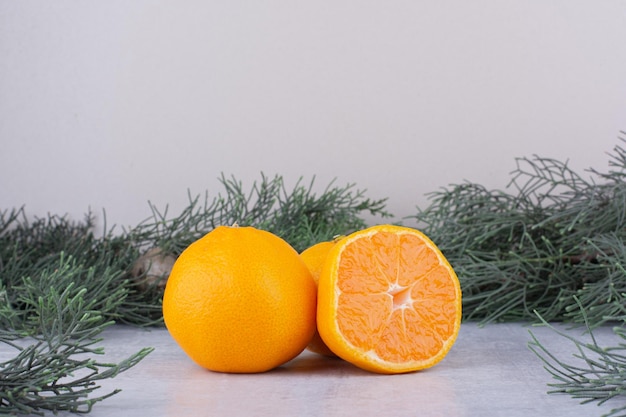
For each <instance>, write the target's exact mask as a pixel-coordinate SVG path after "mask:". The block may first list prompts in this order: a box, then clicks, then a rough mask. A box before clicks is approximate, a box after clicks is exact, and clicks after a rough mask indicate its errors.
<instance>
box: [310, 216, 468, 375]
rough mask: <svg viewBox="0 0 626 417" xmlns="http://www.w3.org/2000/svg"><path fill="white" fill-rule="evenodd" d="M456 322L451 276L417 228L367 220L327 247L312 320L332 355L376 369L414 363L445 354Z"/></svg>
mask: <svg viewBox="0 0 626 417" xmlns="http://www.w3.org/2000/svg"><path fill="white" fill-rule="evenodd" d="M460 326H461V286H460V284H459V280H458V278H457V276H456V273H455V272H454V270H453V269H452V266H450V264H449V262H448V261H447V260H446V258H445V257H444V255H443V254H442V253H441V251H440V250H439V248H437V246H436V245H435V244H434V243H433V242H432V241H431V240H430V239H429V238H428V237H427V236H426V235H424V234H423V233H421V232H420V231H418V230H415V229H412V228H408V227H402V226H395V225H378V226H373V227H370V228H367V229H364V230H361V231H358V232H355V233H353V234H351V235H348V236H347V237H345V238H344V239H342V240H341V241H339V242H337V243H336V244H335V246H333V248H332V249H331V250H330V252H329V254H328V257H327V259H326V262H325V264H324V267H323V270H322V272H321V274H320V278H319V288H318V306H317V327H318V331H319V333H320V335H321V337H322V339H323V340H324V343H325V344H326V345H327V346H328V347H329V348H330V349H331V350H332V351H333V352H334V353H335V354H336V355H337V356H339V357H341V358H343V359H345V360H346V361H349V362H351V363H353V364H354V365H356V366H358V367H360V368H363V369H366V370H369V371H373V372H378V373H387V374H392V373H402V372H411V371H417V370H420V369H425V368H429V367H431V366H433V365H435V364H437V363H438V362H439V361H441V360H442V359H443V358H444V357H445V356H446V355H447V353H448V351H449V350H450V348H451V347H452V345H453V344H454V342H455V340H456V338H457V335H458V333H459V329H460Z"/></svg>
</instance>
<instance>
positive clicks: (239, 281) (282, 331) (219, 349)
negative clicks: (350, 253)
mask: <svg viewBox="0 0 626 417" xmlns="http://www.w3.org/2000/svg"><path fill="white" fill-rule="evenodd" d="M316 300H317V290H316V284H315V282H314V280H313V277H312V276H311V273H310V272H309V270H308V269H307V267H306V265H305V264H304V262H303V261H302V259H301V258H300V256H299V254H298V252H296V250H295V249H293V248H292V247H291V246H290V245H289V244H288V243H287V242H286V241H284V240H283V239H281V238H279V237H278V236H276V235H274V234H272V233H269V232H267V231H263V230H259V229H256V228H253V227H227V226H219V227H216V228H215V229H213V230H212V231H211V232H209V233H208V234H206V235H205V236H204V237H202V238H201V239H199V240H197V241H196V242H194V243H192V244H191V245H190V246H189V247H187V249H185V250H184V251H183V253H182V254H181V255H180V256H179V257H178V259H177V260H176V262H175V264H174V267H173V268H172V272H171V274H170V277H169V279H168V281H167V285H166V287H165V293H164V295H163V318H164V321H165V325H166V327H167V329H168V331H169V332H170V334H171V336H172V337H173V339H174V340H175V341H176V342H177V343H178V345H179V346H180V347H181V348H182V349H183V351H185V353H186V354H187V355H188V356H189V357H190V358H191V359H192V360H193V361H195V362H196V363H197V364H198V365H200V366H202V367H205V368H207V369H210V370H213V371H219V372H233V373H253V372H264V371H267V370H270V369H273V368H275V367H277V366H280V365H282V364H284V363H286V362H287V361H289V360H291V359H293V358H295V357H296V356H297V355H298V354H300V353H301V352H302V351H303V350H304V349H305V348H306V346H307V344H308V343H309V342H310V340H311V338H312V337H313V333H314V332H315V314H316Z"/></svg>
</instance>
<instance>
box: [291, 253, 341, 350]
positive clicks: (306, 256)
mask: <svg viewBox="0 0 626 417" xmlns="http://www.w3.org/2000/svg"><path fill="white" fill-rule="evenodd" d="M333 246H335V242H319V243H316V244H315V245H313V246H311V247H309V248H307V249H305V250H304V251H302V253H301V254H300V256H301V257H302V260H303V261H304V263H305V264H306V266H307V267H308V268H309V271H310V272H311V275H313V279H314V280H315V284H317V283H318V282H319V278H320V274H321V272H322V266H324V261H326V258H327V256H328V252H330V249H331V248H332V247H333ZM307 349H308V350H310V351H311V352H315V353H319V354H320V355H324V356H331V357H336V356H337V355H335V354H334V353H333V352H332V351H331V350H330V349H329V348H328V346H326V344H325V343H324V341H323V340H322V338H321V337H320V334H319V332H318V331H315V334H314V335H313V339H312V340H311V342H310V343H309V345H308V346H307Z"/></svg>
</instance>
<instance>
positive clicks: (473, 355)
mask: <svg viewBox="0 0 626 417" xmlns="http://www.w3.org/2000/svg"><path fill="white" fill-rule="evenodd" d="M561 328H563V327H561ZM529 330H532V331H533V333H534V334H535V335H536V336H537V337H538V338H539V339H540V340H541V341H542V343H543V344H544V345H546V346H547V347H549V348H550V350H551V351H552V352H553V353H555V354H557V355H559V358H560V359H565V360H567V361H570V359H571V360H574V358H573V357H572V356H571V355H572V353H574V352H575V347H574V345H573V344H572V343H571V342H569V341H567V340H566V339H565V338H562V337H560V336H558V335H556V333H554V332H553V331H552V330H550V329H548V328H545V327H529V326H527V325H523V324H494V325H487V326H485V327H480V326H478V325H476V324H475V323H464V324H463V325H462V327H461V332H460V334H459V338H458V340H457V342H456V344H455V345H454V346H453V348H452V350H451V351H450V353H449V354H448V356H447V357H446V358H445V359H444V360H443V361H442V362H440V363H439V364H437V365H436V366H434V367H433V368H430V369H428V370H425V371H420V372H415V373H410V374H402V375H377V374H373V373H368V372H365V371H362V370H360V369H358V368H355V367H354V366H352V365H350V364H349V363H347V362H344V361H341V360H338V359H330V358H325V357H322V356H319V355H316V354H314V353H310V352H308V351H305V352H303V353H302V354H301V355H300V356H298V357H297V358H296V359H294V360H293V361H291V362H289V363H288V364H286V365H284V366H282V367H280V368H278V369H275V370H273V371H270V372H267V373H263V374H252V375H234V374H221V373H214V372H210V371H206V370H203V369H201V368H199V367H198V366H196V365H195V364H194V363H192V362H191V360H189V359H188V358H187V357H186V356H185V354H184V353H183V352H182V351H181V350H180V349H179V348H178V346H177V345H176V344H175V342H174V341H173V340H172V339H171V337H170V336H169V334H168V333H167V330H165V329H153V330H142V329H137V328H133V327H127V326H113V327H112V328H110V329H108V330H106V331H105V333H104V337H105V341H104V346H105V352H106V354H105V356H103V358H104V359H106V360H107V361H116V360H119V359H121V358H123V357H126V356H128V355H130V354H131V353H134V352H136V351H138V350H139V349H140V348H142V347H148V346H151V347H154V348H155V350H154V352H152V353H151V354H150V355H148V357H146V358H145V359H144V360H143V361H142V362H140V363H139V364H138V365H136V366H135V367H134V368H131V369H130V370H128V371H126V372H125V373H122V374H120V375H119V376H117V377H116V378H114V379H110V380H106V381H104V382H103V384H102V385H103V388H102V390H99V391H100V393H101V394H104V392H105V390H107V391H109V390H112V389H113V388H121V389H122V392H120V393H119V394H117V395H115V396H113V397H111V398H108V399H106V400H104V401H103V402H100V403H98V404H96V405H95V407H94V409H93V411H92V412H91V413H90V414H89V415H90V416H91V417H105V416H106V417H109V416H120V417H135V416H137V417H139V416H141V417H146V416H151V417H174V416H181V417H182V416H272V417H281V416H299V417H307V416H325V417H331V416H358V417H367V416H376V417H386V416H394V417H397V416H420V417H430V416H432V417H435V416H436V417H440V416H446V417H461V416H466V417H489V416H503V417H516V416H519V417H529V416H549V417H561V416H562V417H573V416H585V417H589V416H598V417H599V416H600V415H602V414H603V413H608V412H609V411H610V410H611V408H614V407H616V406H618V405H621V404H624V403H623V402H622V403H620V402H619V401H617V400H616V401H614V402H609V403H608V404H606V405H603V406H602V407H598V406H597V405H596V404H595V403H592V404H586V405H580V404H579V401H578V400H575V399H572V398H571V397H569V396H568V395H548V394H547V393H546V392H547V390H548V387H547V385H546V384H547V383H549V382H551V381H552V379H551V375H550V374H548V372H546V371H545V370H544V369H543V364H542V362H541V361H540V359H539V358H538V357H537V356H536V355H535V354H534V353H532V351H530V349H529V348H528V342H529V341H530V335H529V333H528V331H529ZM572 334H573V335H576V336H579V335H580V330H578V331H576V330H575V331H572ZM594 334H595V335H596V337H597V339H598V340H599V341H600V342H601V343H603V344H609V345H611V346H612V345H614V344H615V343H617V342H618V341H619V340H618V339H619V338H617V337H616V336H615V335H614V334H613V333H612V331H611V329H610V328H609V327H603V328H600V329H598V330H597V331H596V332H594ZM7 353H8V352H7V350H6V349H5V348H3V347H0V359H1V358H2V357H3V356H4V357H6V354H7ZM50 415H52V414H50ZM59 415H60V416H68V417H69V416H72V417H73V416H75V415H74V414H70V413H65V414H64V413H60V414H59Z"/></svg>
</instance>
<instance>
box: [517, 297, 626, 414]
mask: <svg viewBox="0 0 626 417" xmlns="http://www.w3.org/2000/svg"><path fill="white" fill-rule="evenodd" d="M576 301H577V303H578V308H579V310H580V312H581V315H582V316H583V318H584V320H585V323H586V330H587V333H588V334H589V335H590V339H591V342H583V341H582V340H580V339H577V338H575V337H572V336H571V335H569V334H567V333H565V332H562V331H560V330H558V329H556V328H555V327H554V326H552V325H550V324H549V323H548V322H547V321H546V320H545V319H544V318H543V317H541V315H539V314H537V317H538V318H539V320H540V322H541V323H542V324H543V325H544V326H547V327H549V328H550V329H552V330H553V331H554V332H555V333H556V334H557V335H559V336H560V337H562V338H565V339H567V340H569V341H570V342H572V343H573V345H574V346H575V347H576V351H577V352H578V353H577V354H574V355H573V356H574V359H575V362H574V363H571V362H566V361H564V360H561V359H559V358H558V357H557V356H555V355H554V354H553V353H551V352H550V350H548V349H547V348H546V347H545V346H544V345H543V344H542V343H541V342H540V341H539V339H538V338H537V337H536V336H535V335H534V334H533V333H532V331H531V332H530V335H531V338H532V340H531V341H530V342H529V344H528V346H529V348H530V349H531V350H532V351H533V352H534V353H535V354H536V355H537V356H538V357H539V358H540V359H541V361H542V362H543V363H544V368H545V369H546V370H547V371H548V372H549V373H550V374H551V375H552V377H553V379H555V380H556V381H557V382H554V383H550V384H548V386H550V387H551V388H552V390H550V391H548V393H549V394H568V395H570V396H571V397H572V398H574V399H578V400H581V403H582V404H585V403H589V402H596V403H597V404H598V405H602V404H604V403H606V402H608V401H611V400H613V401H615V400H618V399H621V402H622V403H624V401H625V398H624V397H625V396H626V344H624V343H618V344H617V345H616V346H613V347H609V348H606V347H602V346H600V345H599V344H598V342H597V340H596V338H595V337H594V335H593V330H592V329H591V327H590V326H589V324H588V318H587V317H586V315H585V309H584V308H583V305H582V304H581V303H580V301H579V300H576ZM613 331H614V334H615V335H617V336H618V337H619V338H620V339H621V340H626V329H624V328H623V327H617V328H614V329H613ZM609 416H611V417H624V416H626V405H621V406H619V407H616V408H614V409H612V410H610V412H609V413H607V414H604V417H609Z"/></svg>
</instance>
